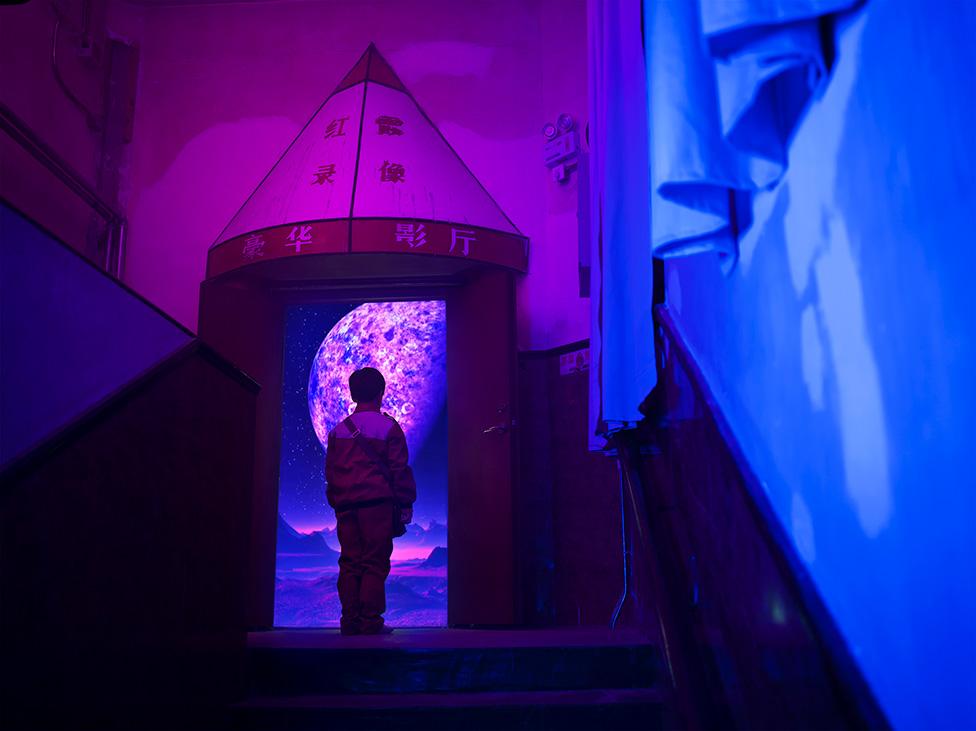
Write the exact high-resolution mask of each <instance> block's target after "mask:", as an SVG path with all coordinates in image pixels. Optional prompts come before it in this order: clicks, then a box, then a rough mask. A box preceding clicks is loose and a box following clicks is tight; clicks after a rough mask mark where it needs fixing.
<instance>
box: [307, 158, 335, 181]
mask: <svg viewBox="0 0 976 731" xmlns="http://www.w3.org/2000/svg"><path fill="white" fill-rule="evenodd" d="M312 177H313V180H312V185H325V184H326V183H329V184H330V185H331V184H332V183H334V182H335V181H334V180H333V178H334V177H335V165H333V164H332V163H329V164H328V165H319V169H318V170H317V171H316V172H314V173H312Z"/></svg>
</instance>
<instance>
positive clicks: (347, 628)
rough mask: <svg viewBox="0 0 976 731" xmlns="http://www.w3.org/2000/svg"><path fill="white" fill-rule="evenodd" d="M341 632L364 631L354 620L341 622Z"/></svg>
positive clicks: (356, 633) (353, 633)
mask: <svg viewBox="0 0 976 731" xmlns="http://www.w3.org/2000/svg"><path fill="white" fill-rule="evenodd" d="M339 633H340V634H344V635H359V634H362V631H361V630H360V629H359V625H358V624H356V623H354V622H349V623H342V622H340V623H339Z"/></svg>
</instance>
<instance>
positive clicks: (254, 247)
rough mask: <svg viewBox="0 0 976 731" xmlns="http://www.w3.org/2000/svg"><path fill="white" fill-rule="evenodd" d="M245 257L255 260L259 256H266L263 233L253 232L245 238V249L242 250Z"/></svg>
mask: <svg viewBox="0 0 976 731" xmlns="http://www.w3.org/2000/svg"><path fill="white" fill-rule="evenodd" d="M241 254H242V255H243V256H244V258H245V259H250V260H251V261H254V259H256V258H257V257H259V256H264V239H263V238H262V237H261V234H251V235H250V236H248V237H247V238H246V239H244V249H243V251H242V252H241Z"/></svg>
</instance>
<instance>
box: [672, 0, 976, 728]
mask: <svg viewBox="0 0 976 731" xmlns="http://www.w3.org/2000/svg"><path fill="white" fill-rule="evenodd" d="M974 33H976V8H974V6H972V5H971V4H969V3H949V4H944V5H943V4H939V5H932V4H931V3H924V2H921V1H920V0H887V1H882V0H879V1H878V2H871V3H868V4H867V5H866V6H865V9H864V11H863V12H862V13H859V14H857V15H855V16H853V17H852V18H848V19H846V20H844V21H843V22H842V23H841V25H840V27H839V33H838V44H837V64H836V67H835V68H834V70H833V74H832V78H831V80H830V84H829V86H828V87H827V88H826V91H825V93H824V95H823V96H822V98H820V99H819V100H817V101H816V102H815V104H814V106H813V107H812V109H811V110H810V111H809V114H808V115H807V118H806V119H805V120H804V121H803V123H802V126H801V128H800V129H799V131H798V133H797V135H796V138H795V140H794V142H793V145H792V148H791V151H790V170H789V172H788V174H787V176H786V178H785V180H784V181H783V182H782V183H781V184H780V185H779V186H778V187H777V188H776V189H775V190H773V191H771V192H769V193H767V194H763V195H761V196H760V197H759V198H758V200H757V202H756V205H755V222H754V224H753V226H752V228H751V229H750V230H749V231H748V232H747V233H746V234H745V235H744V237H743V239H742V241H741V258H740V260H739V262H738V264H737V266H736V267H735V269H734V270H733V271H732V272H731V274H730V275H729V276H728V277H723V275H722V274H721V272H720V270H719V266H718V262H717V261H716V260H715V259H714V258H712V257H710V256H699V257H691V258H687V259H681V260H674V261H671V262H669V263H668V265H667V271H666V281H667V297H668V303H669V307H670V308H671V310H672V312H673V313H674V315H675V318H676V320H677V322H678V325H679V326H680V329H681V330H682V332H683V334H684V336H685V338H686V339H687V341H688V344H689V346H690V349H691V350H692V352H693V353H694V354H695V356H696V357H697V359H698V360H699V362H700V364H701V365H702V368H703V371H704V373H705V374H706V377H707V378H708V380H709V382H710V385H711V387H712V389H713V390H714V392H715V393H716V396H717V398H718V399H719V401H720V402H721V406H722V408H723V411H724V412H725V414H726V416H727V417H728V419H729V421H730V423H731V425H732V427H733V429H734V431H735V432H736V434H737V437H738V438H739V439H740V441H741V443H742V446H743V448H744V451H745V453H746V455H747V457H748V459H749V460H750V462H751V463H752V466H753V468H754V470H755V472H756V473H757V475H758V476H759V478H760V479H761V481H762V483H763V485H762V487H763V489H765V490H766V492H767V494H768V496H769V498H770V500H771V502H772V504H773V506H774V509H775V510H776V512H777V513H778V516H779V518H780V520H781V521H782V523H783V525H784V526H785V527H786V529H787V532H788V533H789V534H790V535H791V536H792V540H793V543H794V546H795V549H796V551H797V553H798V555H799V556H800V557H801V558H802V560H803V561H804V562H805V563H806V565H807V566H808V567H809V571H810V573H811V575H812V577H813V579H814V581H815V583H816V585H817V587H818V589H819V591H820V592H821V594H822V595H823V597H824V599H825V601H826V603H827V605H828V607H829V609H830V610H831V612H832V613H833V615H834V617H835V618H836V621H837V623H838V625H839V627H840V629H841V631H842V633H843V634H844V635H845V637H846V639H847V641H848V642H849V644H850V647H851V649H852V651H853V653H854V655H855V657H856V658H857V660H858V662H859V663H860V664H861V667H862V669H863V672H864V673H865V675H866V677H867V679H868V681H869V683H870V684H871V685H872V687H873V689H874V691H875V692H876V694H877V696H878V698H879V701H880V702H881V704H882V706H883V707H884V709H885V711H886V712H887V713H888V714H889V717H890V719H891V721H892V722H893V724H894V726H895V727H896V728H905V729H918V728H927V729H936V728H945V729H949V728H966V727H970V726H971V725H972V721H973V719H974V718H976V694H974V693H973V690H974V687H976V686H974V678H976V627H974V625H973V623H972V617H973V616H976V580H974V570H973V565H972V558H973V556H974V555H976V538H974V534H973V532H972V519H973V515H974V514H976V479H974V476H973V475H974V472H973V469H972V465H971V459H972V447H973V423H974V421H976V386H974V380H973V373H976V339H974V333H976V308H974V307H973V306H972V266H971V264H970V260H971V253H970V248H971V247H970V242H971V240H972V233H971V231H972V221H971V215H972V210H973V201H974V200H976V178H974V174H973V171H972V168H971V165H972V161H973V160H974V159H976V137H974V136H973V129H976V105H974V103H973V98H972V94H969V93H967V92H964V91H963V90H965V89H970V88H971V86H972V79H973V78H974V76H976V51H974V47H973V45H972V43H971V39H972V37H973V34H974Z"/></svg>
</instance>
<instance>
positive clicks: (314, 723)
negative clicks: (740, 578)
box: [233, 688, 676, 731]
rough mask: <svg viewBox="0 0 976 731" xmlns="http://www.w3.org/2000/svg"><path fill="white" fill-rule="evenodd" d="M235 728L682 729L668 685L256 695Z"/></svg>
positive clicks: (239, 711)
mask: <svg viewBox="0 0 976 731" xmlns="http://www.w3.org/2000/svg"><path fill="white" fill-rule="evenodd" d="M233 723H234V728H238V729H246V730H247V731H280V729H286V728H287V729H294V730H296V731H300V730H301V729H313V728H314V729H321V728H328V729H330V731H338V730H340V729H348V730H349V731H353V730H355V731H360V730H363V729H384V731H385V730H386V729H430V730H431V731H436V730H439V729H452V730H455V729H464V731H488V730H494V729H525V730H528V729H532V730H536V729H540V730H541V729H560V730H563V729H566V730H567V731H571V730H575V729H619V730H620V731H628V730H629V729H642V730H644V731H654V730H656V729H669V728H675V726H676V722H675V719H674V717H673V714H672V710H671V707H670V705H669V703H668V694H667V693H666V692H665V691H663V690H660V689H646V688H645V689H619V688H614V689H588V690H572V691H568V690H549V691H524V692H517V693H507V692H485V693H413V694H403V693H387V694H360V695H308V696H293V697H281V696H272V697H255V698H252V699H250V700H248V701H247V702H245V703H241V704H239V705H237V706H235V708H234V709H233Z"/></svg>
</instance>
